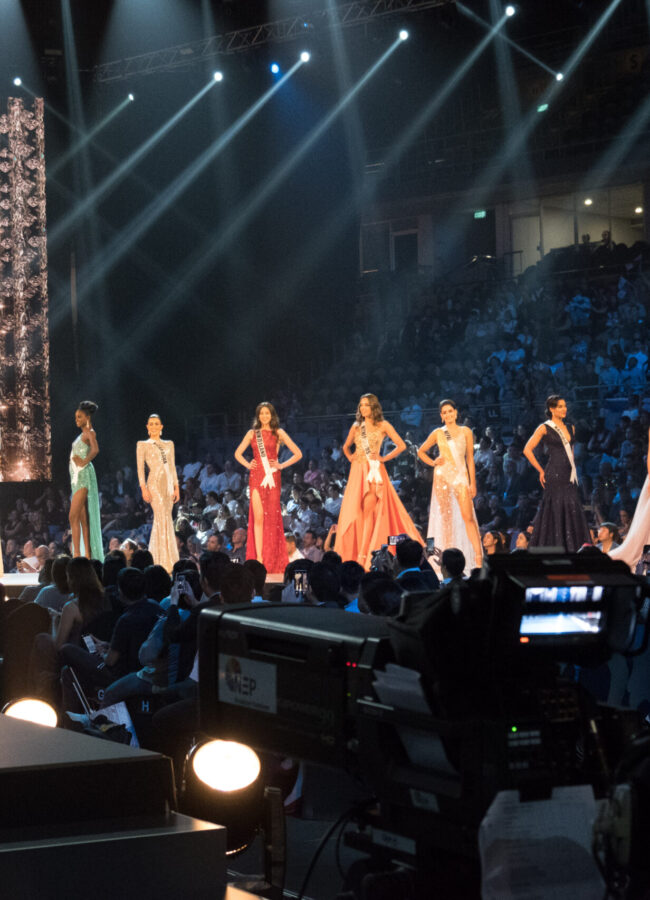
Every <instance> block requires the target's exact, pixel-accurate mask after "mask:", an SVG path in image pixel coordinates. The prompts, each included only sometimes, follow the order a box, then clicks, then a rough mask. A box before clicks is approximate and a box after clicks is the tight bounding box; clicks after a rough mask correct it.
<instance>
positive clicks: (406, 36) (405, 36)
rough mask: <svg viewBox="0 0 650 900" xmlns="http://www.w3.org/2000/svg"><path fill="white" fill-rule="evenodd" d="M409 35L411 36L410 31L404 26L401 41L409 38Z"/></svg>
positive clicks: (400, 36)
mask: <svg viewBox="0 0 650 900" xmlns="http://www.w3.org/2000/svg"><path fill="white" fill-rule="evenodd" d="M408 36H409V33H408V31H407V30H406V29H405V28H402V30H401V31H400V33H399V39H400V41H405V40H406V39H407V38H408Z"/></svg>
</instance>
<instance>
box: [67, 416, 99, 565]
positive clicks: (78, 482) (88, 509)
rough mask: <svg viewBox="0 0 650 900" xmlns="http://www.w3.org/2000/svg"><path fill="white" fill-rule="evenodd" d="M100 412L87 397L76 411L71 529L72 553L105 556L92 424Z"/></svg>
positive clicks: (73, 444) (71, 476) (95, 556)
mask: <svg viewBox="0 0 650 900" xmlns="http://www.w3.org/2000/svg"><path fill="white" fill-rule="evenodd" d="M96 412H97V404H96V403H93V402H92V400H83V401H82V402H81V403H80V404H79V406H78V408H77V411H76V412H75V414H74V420H75V423H76V425H77V427H78V428H79V429H80V434H79V436H78V437H77V438H75V440H74V441H73V443H72V450H71V451H70V485H71V488H72V499H71V501H70V530H71V532H72V555H73V556H89V557H92V558H93V559H102V560H103V559H104V547H103V544H102V523H101V519H100V517H99V493H98V491H97V476H96V475H95V467H94V466H93V464H92V460H93V459H94V458H95V457H96V456H97V454H98V453H99V447H98V445H97V435H96V434H95V430H94V429H93V425H92V416H93V415H94V414H95V413H96Z"/></svg>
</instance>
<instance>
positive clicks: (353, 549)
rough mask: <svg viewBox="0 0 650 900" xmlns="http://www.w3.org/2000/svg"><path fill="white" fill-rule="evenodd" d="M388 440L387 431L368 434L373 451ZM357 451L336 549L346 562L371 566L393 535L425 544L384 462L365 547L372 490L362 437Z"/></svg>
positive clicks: (340, 516) (344, 501) (358, 442)
mask: <svg viewBox="0 0 650 900" xmlns="http://www.w3.org/2000/svg"><path fill="white" fill-rule="evenodd" d="M383 441H384V434H383V432H379V431H371V432H369V433H368V443H369V445H370V450H371V451H372V452H373V453H379V450H380V448H381V445H382V443H383ZM355 448H356V449H355V454H354V458H353V460H352V462H351V463H350V475H349V477H348V483H347V485H346V488H345V493H344V494H343V500H342V502H341V511H340V512H339V518H338V524H337V527H336V544H335V549H336V552H337V553H338V554H339V555H340V556H341V558H342V559H343V561H344V562H345V561H346V560H354V561H355V562H359V563H361V565H362V566H364V568H366V569H369V568H370V563H371V561H372V559H371V556H372V552H373V550H379V548H380V547H381V546H382V544H387V543H388V537H389V535H391V534H408V536H409V537H410V538H413V540H415V541H418V543H420V544H422V543H424V542H423V540H422V538H421V537H420V534H419V532H418V530H417V528H416V527H415V525H414V524H413V522H412V520H411V517H410V516H409V514H408V513H407V512H406V509H405V508H404V504H403V503H402V501H401V500H400V498H399V497H398V496H397V491H396V490H395V488H394V487H393V485H392V484H391V482H390V478H389V477H388V472H387V471H386V466H384V465H383V463H382V464H380V466H379V471H380V473H381V484H378V485H377V501H378V502H377V507H376V509H375V521H374V527H373V529H372V534H371V536H370V540H369V542H368V546H367V547H366V548H364V547H363V546H362V539H363V525H364V519H363V499H364V497H365V496H366V494H367V493H368V491H369V490H370V485H369V484H368V480H367V477H366V476H367V475H368V470H369V466H368V460H367V459H366V455H365V453H364V452H363V448H362V447H361V439H360V438H359V440H358V441H357V442H356V443H355Z"/></svg>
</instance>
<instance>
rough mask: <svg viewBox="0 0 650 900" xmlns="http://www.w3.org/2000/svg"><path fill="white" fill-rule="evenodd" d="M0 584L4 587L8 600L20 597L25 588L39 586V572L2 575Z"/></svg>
mask: <svg viewBox="0 0 650 900" xmlns="http://www.w3.org/2000/svg"><path fill="white" fill-rule="evenodd" d="M0 584H2V585H4V589H5V595H6V597H7V598H11V597H20V595H21V593H22V590H23V588H25V587H27V586H28V585H30V584H38V572H13V573H9V574H8V575H2V576H0Z"/></svg>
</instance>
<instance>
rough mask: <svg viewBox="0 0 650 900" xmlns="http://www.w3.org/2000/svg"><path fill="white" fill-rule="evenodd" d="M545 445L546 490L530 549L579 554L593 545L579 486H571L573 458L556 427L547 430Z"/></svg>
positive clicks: (534, 524)
mask: <svg viewBox="0 0 650 900" xmlns="http://www.w3.org/2000/svg"><path fill="white" fill-rule="evenodd" d="M569 430H570V429H569ZM544 444H545V446H546V450H547V452H548V461H547V463H546V468H545V469H544V475H545V478H546V487H545V488H544V494H543V496H542V504H541V506H540V508H539V512H538V513H537V516H536V517H535V521H534V523H533V536H532V538H531V540H530V546H531V547H564V549H565V550H566V551H567V552H568V553H576V552H577V551H578V550H579V549H580V547H582V545H583V544H586V543H591V535H590V534H589V528H588V526H587V520H586V518H585V514H584V512H583V509H582V503H581V502H580V495H579V494H578V486H577V485H576V484H572V483H571V480H570V479H571V464H570V462H569V458H568V456H567V454H566V450H565V449H564V444H563V443H562V439H561V438H560V436H559V435H558V434H557V433H556V432H555V431H554V430H553V429H552V428H548V427H547V428H546V436H545V437H544ZM571 444H573V435H572V437H571Z"/></svg>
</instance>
